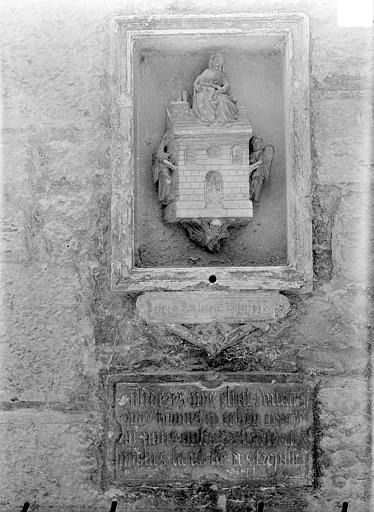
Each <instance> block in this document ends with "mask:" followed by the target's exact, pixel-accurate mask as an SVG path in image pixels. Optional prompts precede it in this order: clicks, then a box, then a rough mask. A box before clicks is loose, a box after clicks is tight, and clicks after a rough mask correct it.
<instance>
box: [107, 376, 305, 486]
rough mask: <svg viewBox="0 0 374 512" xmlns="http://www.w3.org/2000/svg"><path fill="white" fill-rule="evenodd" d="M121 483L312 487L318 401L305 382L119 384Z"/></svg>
mask: <svg viewBox="0 0 374 512" xmlns="http://www.w3.org/2000/svg"><path fill="white" fill-rule="evenodd" d="M114 402H115V406H114V411H115V413H114V414H115V422H116V424H117V429H118V430H117V433H116V436H115V437H116V441H115V446H114V452H113V459H114V461H115V472H116V479H117V481H121V482H126V483H129V482H144V481H148V482H156V483H162V482H164V483H165V482H170V481H175V480H177V481H191V480H197V479H201V478H208V479H212V480H225V481H230V482H243V481H244V482H248V481H251V482H253V483H254V484H259V485H264V484H270V485H277V484H287V485H308V484H311V483H312V473H313V460H312V445H313V433H312V426H313V398H312V392H311V389H310V388H309V387H307V386H305V385H303V384H299V383H287V384H281V383H279V384H278V383H269V382H241V383H239V382H223V383H222V384H220V385H219V386H217V387H211V386H210V385H209V384H207V383H205V384H204V383H202V382H196V383H192V382H191V383H188V382H187V383H182V382H157V383H155V382H153V383H147V382H138V383H131V382H119V383H117V385H116V392H115V396H114Z"/></svg>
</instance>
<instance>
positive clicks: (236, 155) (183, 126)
mask: <svg viewBox="0 0 374 512" xmlns="http://www.w3.org/2000/svg"><path fill="white" fill-rule="evenodd" d="M167 128H168V131H169V134H170V139H171V141H172V146H173V153H174V161H175V166H176V172H175V173H174V176H173V189H174V192H173V195H174V201H173V202H172V203H171V204H169V205H168V206H167V208H166V209H165V220H166V221H167V222H177V221H179V220H181V219H196V218H210V219H219V218H234V219H236V220H238V221H239V222H241V223H243V224H246V223H248V221H249V220H250V219H251V218H252V216H253V206H252V201H251V200H250V199H249V175H250V169H249V165H248V159H249V145H248V143H249V139H250V138H251V136H252V127H251V124H250V122H249V119H248V116H247V113H246V111H245V109H244V107H239V115H238V119H237V120H235V121H234V122H233V123H230V124H227V125H219V124H212V125H209V126H205V125H204V124H202V123H201V121H200V120H199V119H198V118H197V117H196V116H195V115H194V113H193V112H192V110H191V109H190V106H189V104H188V101H187V98H186V95H183V98H182V100H181V101H173V102H171V103H170V104H169V107H168V109H167Z"/></svg>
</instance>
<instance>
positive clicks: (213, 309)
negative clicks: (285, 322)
mask: <svg viewBox="0 0 374 512" xmlns="http://www.w3.org/2000/svg"><path fill="white" fill-rule="evenodd" d="M136 307H137V310H138V312H139V314H140V316H141V317H142V318H143V319H144V320H146V321H147V322H151V323H166V324H175V323H180V324H189V323H196V324H199V323H200V324H204V323H209V322H222V323H224V322H228V323H230V322H231V323H241V322H252V321H263V320H279V319H280V318H283V317H284V316H286V314H287V312H288V311H289V308H290V305H289V302H288V300H287V299H286V297H284V296H283V295H280V294H279V293H277V292H261V291H257V292H180V293H178V292H172V293H170V292H161V293H157V292H150V293H145V294H144V295H141V296H140V297H139V298H138V299H137V303H136Z"/></svg>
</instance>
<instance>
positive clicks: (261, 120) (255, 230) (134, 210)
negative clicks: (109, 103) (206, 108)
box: [111, 14, 312, 291]
mask: <svg viewBox="0 0 374 512" xmlns="http://www.w3.org/2000/svg"><path fill="white" fill-rule="evenodd" d="M112 36H113V37H112V61H111V76H112V82H111V83H112V94H113V109H112V110H113V123H112V126H113V147H112V148H113V151H112V282H113V286H114V287H115V288H117V289H122V290H140V291H144V290H150V289H155V288H160V289H172V290H173V289H174V290H178V289H183V288H186V287H192V288H193V287H195V286H200V285H202V284H203V283H204V285H205V286H209V285H211V282H210V280H209V277H210V276H212V275H214V276H215V277H216V280H217V283H219V285H220V286H223V287H227V288H235V289H256V288H265V289H267V288H276V289H285V290H286V289H295V290H307V289H310V285H311V276H312V272H311V269H312V266H311V219H310V207H309V203H310V140H309V138H310V135H309V68H308V66H309V58H308V54H309V53H308V52H309V50H308V44H309V43H308V23H307V19H306V17H305V16H303V15H299V14H290V15H288V14H274V15H240V16H239V15H238V16H228V17H226V16H225V17H223V16H210V17H198V16H190V17H187V18H185V17H183V18H182V17H180V18H179V17H178V16H169V17H163V18H157V17H153V18H152V19H148V18H126V17H116V18H115V19H114V20H113V32H112ZM214 52H219V53H220V54H222V55H223V56H224V60H225V71H226V75H227V78H228V80H229V82H230V85H231V94H232V96H233V97H235V98H236V99H237V101H238V104H239V103H240V105H241V106H242V107H243V108H244V109H245V111H246V113H247V115H248V118H249V121H250V125H251V129H252V132H253V134H254V135H258V136H260V137H261V138H262V139H263V141H264V144H269V145H271V146H273V147H274V159H273V162H272V167H271V176H270V181H268V182H266V183H265V185H264V187H263V190H262V195H261V200H260V201H259V202H257V203H256V202H254V203H253V214H252V215H253V216H252V218H251V219H250V221H249V222H247V223H246V225H243V226H240V227H230V228H229V234H230V237H229V238H228V239H227V240H225V243H223V244H222V248H221V249H220V250H219V251H217V252H209V251H208V250H205V249H203V248H201V247H199V246H198V245H196V244H195V243H194V242H193V241H192V240H190V239H189V238H188V236H186V232H185V230H184V229H183V228H182V227H181V226H180V225H179V224H178V223H174V224H173V223H168V222H165V216H164V217H163V210H164V208H163V205H162V204H160V201H159V197H158V195H157V187H156V185H155V183H154V177H153V175H152V157H153V155H155V153H156V152H157V150H158V148H159V146H160V143H161V141H162V140H163V136H164V133H165V128H166V110H167V108H168V105H169V104H170V102H173V101H176V100H178V98H179V97H180V94H181V91H187V96H186V98H187V101H188V103H189V108H190V107H191V102H192V94H193V87H194V80H195V79H196V77H197V76H199V75H200V74H201V73H202V72H203V71H204V70H205V69H206V68H207V65H208V62H209V58H210V56H211V55H212V54H213V53H214ZM183 101H185V100H183ZM248 142H249V140H248ZM235 148H236V149H235ZM239 149H241V148H240V147H239ZM245 149H246V148H244V150H243V149H241V151H240V152H239V150H238V147H236V146H235V141H234V142H233V144H232V146H230V151H231V153H230V159H231V160H230V162H231V165H232V164H233V163H235V165H236V164H238V165H243V159H244V164H245V159H246V158H248V151H247V153H245ZM191 151H192V150H191ZM191 151H190V153H188V152H187V151H185V153H184V155H185V156H184V158H185V159H186V162H188V161H190V160H191V158H194V155H192V153H191ZM225 151H226V149H224V151H223V150H222V147H220V146H219V145H218V144H216V145H214V144H210V146H209V147H207V149H206V153H207V155H208V156H207V157H206V158H208V157H209V158H210V159H211V161H212V162H213V161H215V160H217V159H219V158H220V156H219V154H221V153H224V152H225ZM250 151H251V150H249V154H250ZM211 170H212V171H215V169H211ZM217 176H218V174H217V172H216V174H214V176H213V174H212V176H211V179H208V178H207V176H206V180H205V182H204V187H205V196H206V198H205V200H206V201H207V202H208V203H209V204H208V203H206V204H208V207H209V208H210V207H211V208H214V207H215V206H216V203H217V201H218V203H219V202H220V201H221V195H222V194H223V189H222V186H223V185H222V184H223V182H221V181H219V180H218V178H217ZM218 182H219V183H218ZM217 183H218V185H219V186H218V185H217ZM218 196H219V197H218ZM217 198H218V199H217ZM218 203H217V204H218ZM248 210H249V208H248ZM250 213H251V212H250ZM166 220H167V219H166Z"/></svg>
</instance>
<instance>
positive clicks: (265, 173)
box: [249, 135, 274, 203]
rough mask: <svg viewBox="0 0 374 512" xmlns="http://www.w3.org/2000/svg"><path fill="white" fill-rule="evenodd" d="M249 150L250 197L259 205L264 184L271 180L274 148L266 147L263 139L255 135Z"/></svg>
mask: <svg viewBox="0 0 374 512" xmlns="http://www.w3.org/2000/svg"><path fill="white" fill-rule="evenodd" d="M249 150H250V153H249V171H250V175H249V197H250V199H251V200H252V201H254V202H256V203H257V202H258V200H259V199H260V196H261V191H262V185H263V182H264V181H269V180H270V171H271V164H272V163H273V158H274V146H271V145H267V146H264V142H263V140H262V138H261V137H258V136H257V135H254V136H253V137H252V138H251V140H250V142H249Z"/></svg>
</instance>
